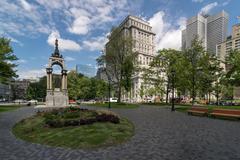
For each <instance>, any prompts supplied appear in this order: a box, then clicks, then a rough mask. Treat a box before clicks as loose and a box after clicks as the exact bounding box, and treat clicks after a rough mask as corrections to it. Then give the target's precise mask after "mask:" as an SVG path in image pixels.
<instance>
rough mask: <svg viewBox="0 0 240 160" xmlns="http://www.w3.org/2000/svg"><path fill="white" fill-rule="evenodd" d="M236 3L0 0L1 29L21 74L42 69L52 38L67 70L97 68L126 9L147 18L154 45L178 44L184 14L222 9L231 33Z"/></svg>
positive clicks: (29, 75)
mask: <svg viewBox="0 0 240 160" xmlns="http://www.w3.org/2000/svg"><path fill="white" fill-rule="evenodd" d="M239 7H240V0H0V35H1V36H5V37H8V38H10V39H12V46H13V49H14V53H15V54H16V55H17V56H18V57H19V61H18V62H17V63H18V64H19V65H18V67H17V70H18V74H19V76H20V78H36V77H40V76H43V75H44V74H45V67H46V64H47V62H48V58H49V56H50V55H51V53H52V52H53V50H54V40H55V38H58V39H59V47H60V51H61V54H62V55H63V56H64V57H65V60H66V65H67V69H68V70H71V69H75V66H76V64H81V66H88V67H82V68H83V69H84V68H88V69H89V68H92V69H93V70H95V69H96V61H95V59H96V58H97V57H98V56H99V55H100V51H101V50H102V49H103V47H104V44H105V43H106V40H107V38H106V35H107V34H108V32H109V31H110V30H111V28H112V26H116V25H118V24H119V23H120V22H121V21H122V20H123V19H124V18H125V17H126V16H127V15H129V14H132V15H136V16H140V17H142V18H144V19H145V20H147V21H149V22H150V24H151V25H152V27H153V31H154V32H155V33H156V46H157V49H162V48H175V49H179V48H180V46H181V30H182V29H184V27H185V22H186V19H187V18H189V17H192V16H194V15H196V14H197V13H199V12H204V13H209V14H215V13H217V12H219V11H221V10H223V9H224V10H225V11H227V12H228V13H229V15H230V20H229V34H230V29H231V26H232V25H233V24H236V23H237V22H238V21H237V18H236V17H237V16H240V9H239ZM56 70H57V68H56Z"/></svg>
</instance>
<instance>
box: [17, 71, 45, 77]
mask: <svg viewBox="0 0 240 160" xmlns="http://www.w3.org/2000/svg"><path fill="white" fill-rule="evenodd" d="M17 74H18V75H19V78H20V79H38V78H40V77H42V76H44V75H46V71H45V69H33V70H21V71H18V72H17Z"/></svg>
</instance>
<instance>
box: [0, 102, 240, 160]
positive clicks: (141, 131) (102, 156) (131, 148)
mask: <svg viewBox="0 0 240 160" xmlns="http://www.w3.org/2000/svg"><path fill="white" fill-rule="evenodd" d="M86 108H95V107H86ZM112 110H113V111H114V112H116V113H118V114H119V115H121V116H122V117H127V118H128V119H129V120H130V121H132V122H133V123H134V125H135V135H134V136H133V137H132V138H131V140H130V141H128V142H126V143H123V144H120V145H117V146H112V147H107V148H100V149H94V150H71V149H64V148H54V147H50V146H46V145H39V144H31V143H29V142H25V141H22V140H19V139H16V138H15V137H14V135H13V134H12V133H11V129H12V127H13V126H14V124H15V123H16V122H18V121H20V120H21V119H24V118H26V117H29V116H32V115H33V114H35V110H34V108H33V107H25V108H20V109H18V110H16V111H12V112H4V113H1V114H0V159H1V160H40V159H41V160H78V159H79V160H83V159H86V160H88V159H89V160H111V159H114V160H134V159H136V160H178V159H179V160H205V159H206V160H215V159H216V160H229V159H233V160H235V159H236V160H238V159H240V150H239V148H240V143H239V142H240V136H239V135H240V122H236V121H224V120H218V119H209V118H206V117H194V116H188V115H186V114H184V113H179V112H171V111H170V109H164V108H160V107H154V106H141V107H139V108H137V109H128V110H127V109H112Z"/></svg>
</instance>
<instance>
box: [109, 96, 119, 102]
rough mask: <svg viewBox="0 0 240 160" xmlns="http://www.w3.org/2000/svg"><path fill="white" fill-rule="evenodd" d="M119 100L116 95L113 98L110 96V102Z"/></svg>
mask: <svg viewBox="0 0 240 160" xmlns="http://www.w3.org/2000/svg"><path fill="white" fill-rule="evenodd" d="M117 101H118V99H117V98H115V97H113V98H110V102H115V103H116V102H117Z"/></svg>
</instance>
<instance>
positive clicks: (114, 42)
mask: <svg viewBox="0 0 240 160" xmlns="http://www.w3.org/2000/svg"><path fill="white" fill-rule="evenodd" d="M123 31H124V30H122V28H119V27H117V28H113V29H112V31H111V34H110V36H109V37H108V39H109V42H108V43H107V45H106V53H105V55H102V56H101V57H100V58H98V60H97V61H98V62H101V63H105V64H106V72H107V73H108V77H109V78H110V79H111V81H112V82H113V83H114V84H115V85H116V87H117V92H118V102H121V94H122V89H123V87H124V89H125V90H126V91H127V92H128V91H129V90H130V88H131V77H132V73H133V70H134V67H133V66H134V65H133V63H134V60H135V57H136V54H135V53H134V52H133V51H132V45H133V40H132V38H131V37H130V35H127V34H125V32H123Z"/></svg>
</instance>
